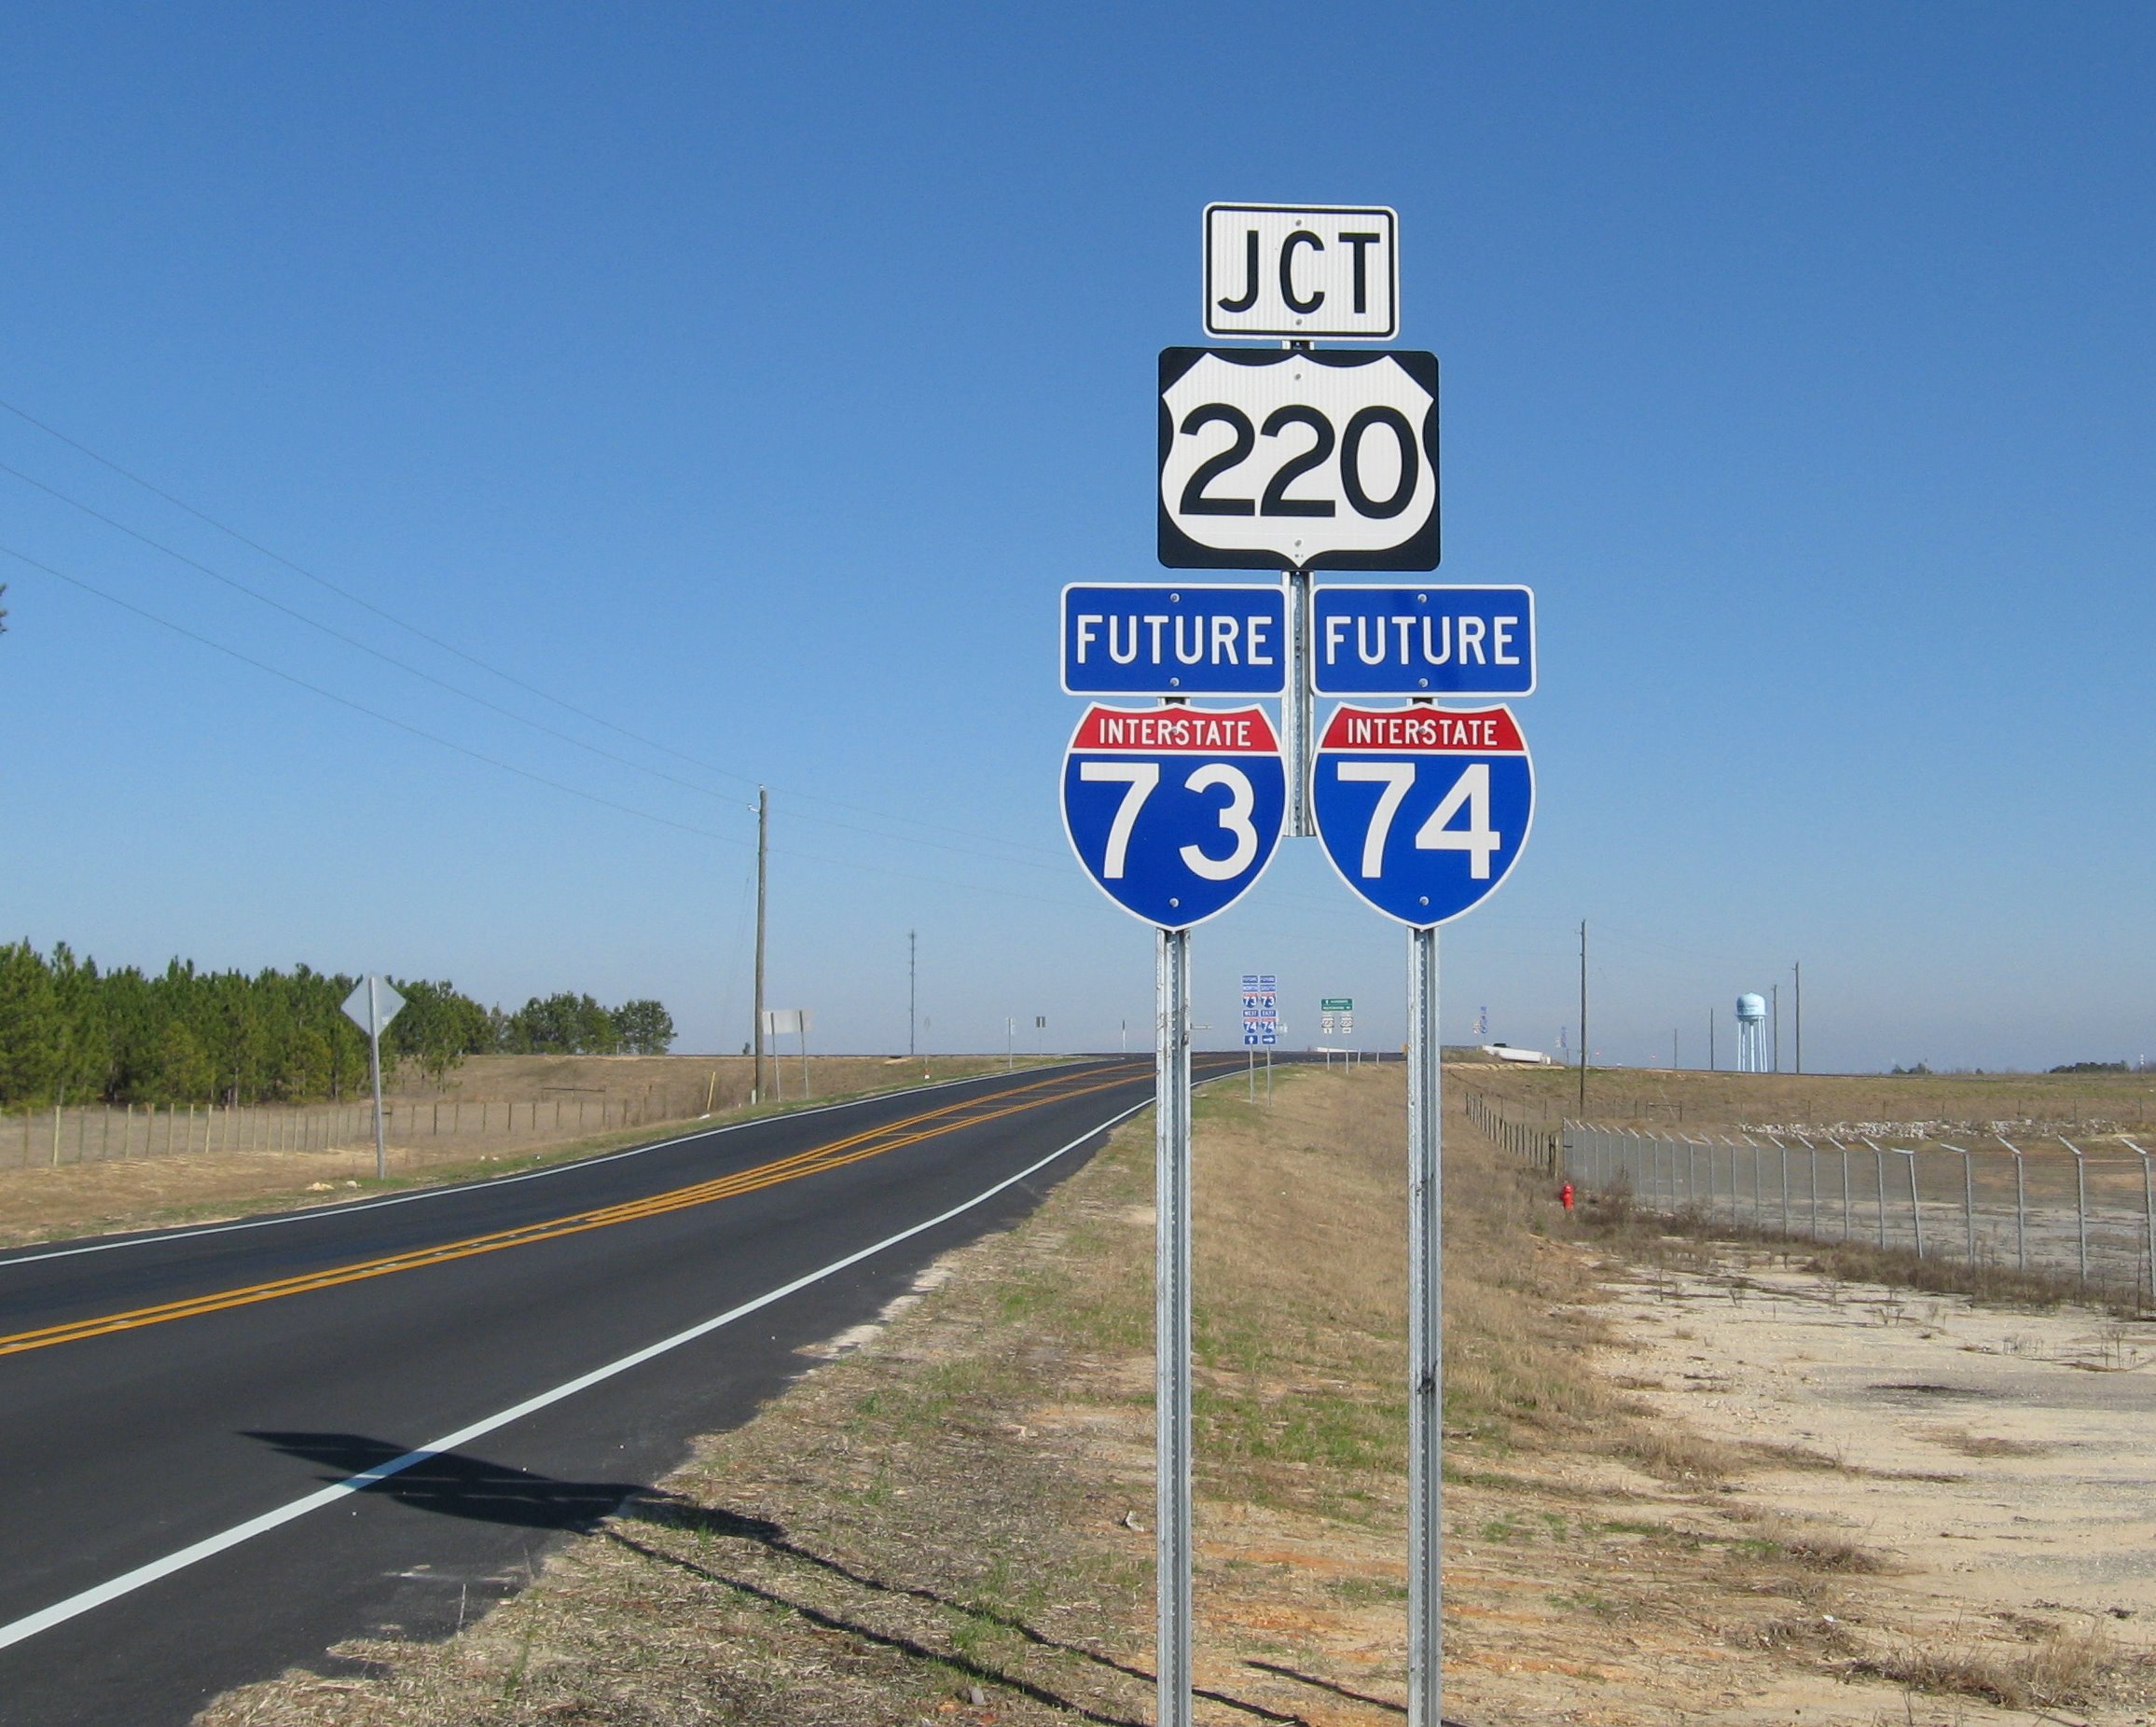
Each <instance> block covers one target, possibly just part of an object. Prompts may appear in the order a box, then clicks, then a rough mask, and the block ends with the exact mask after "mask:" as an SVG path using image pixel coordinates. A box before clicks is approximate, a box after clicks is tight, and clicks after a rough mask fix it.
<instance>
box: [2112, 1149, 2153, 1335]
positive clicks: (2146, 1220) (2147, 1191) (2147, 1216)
mask: <svg viewBox="0 0 2156 1727" xmlns="http://www.w3.org/2000/svg"><path fill="white" fill-rule="evenodd" d="M2119 1137H2120V1138H2121V1140H2126V1136H2125V1135H2124V1134H2121V1135H2120V1136H2119ZM2126 1144H2127V1146H2128V1147H2129V1148H2130V1149H2131V1150H2132V1151H2133V1153H2134V1154H2135V1156H2136V1157H2138V1158H2140V1160H2141V1258H2142V1262H2143V1264H2144V1265H2145V1266H2146V1268H2147V1270H2148V1273H2149V1305H2150V1306H2156V1181H2151V1179H2150V1177H2149V1154H2148V1153H2147V1152H2145V1151H2143V1150H2142V1149H2141V1148H2140V1146H2139V1145H2138V1144H2136V1143H2135V1141H2134V1140H2126Z"/></svg>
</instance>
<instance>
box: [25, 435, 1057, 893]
mask: <svg viewBox="0 0 2156 1727" xmlns="http://www.w3.org/2000/svg"><path fill="white" fill-rule="evenodd" d="M0 409H5V410H6V411H7V412H8V413H10V414H12V415H14V416H15V417H16V418H17V419H18V420H20V421H22V422H23V423H24V424H26V425H30V426H34V427H35V428H36V429H37V430H38V431H40V432H42V433H44V434H45V435H47V436H48V437H51V438H54V439H57V440H58V441H59V442H61V443H62V444H64V445H66V446H67V447H68V448H69V449H73V450H76V451H77V452H78V453H79V454H81V455H84V456H87V457H89V458H90V461H92V462H94V463H97V464H98V465H99V466H101V467H104V468H106V469H108V470H109V471H111V472H112V473H114V474H117V475H118V476H119V477H121V478H122V479H124V480H126V481H128V482H129V483H130V484H131V485H135V486H139V487H141V488H142V489H143V490H145V491H146V492H148V493H150V494H151V496H153V497H156V498H159V499H161V500H163V501H164V502H165V503H167V504H171V505H172V506H173V508H174V509H177V510H181V511H184V512H185V513H186V514H187V515H189V516H191V517H193V518H195V519H196V520H197V521H200V522H202V523H204V524H205V525H206V526H208V527H211V528H214V529H215V530H216V531H217V532H219V533H222V534H225V535H228V537H230V538H231V539H233V540H236V541H238V542H239V543H240V544H241V545H242V546H246V547H247V548H248V549H249V550H250V551H253V552H256V553H258V554H259V555H261V556H262V557H264V558H267V559H269V560H270V561H271V562H273V563H276V564H279V565H282V566H283V568H285V569H287V570H289V571H291V572H292V573H294V574H295V575H297V576H300V577H302V578H303V579H305V580H307V581H309V582H312V583H313V584H314V585H315V586H316V587H320V588H322V589H324V590H325V592H328V593H332V594H335V595H336V596H337V597H338V598H339V599H340V600H343V601H347V602H348V603H350V604H352V605H355V606H358V607H359V608H360V609H361V610H362V611H365V612H368V613H371V614H372V615H375V616H376V617H379V618H380V619H382V620H383V621H384V622H385V623H388V624H392V625H394V626H395V627H396V628H397V629H402V630H404V631H406V632H407V633H408V634H409V635H412V636H415V637H417V638H418V639H419V640H420V641H422V642H426V643H427V644H428V645H430V646H432V647H436V648H439V649H440V650H441V651H442V652H443V653H445V654H449V655H453V656H455V657H456V658H458V659H461V660H463V662H464V663H465V664H467V665H469V666H474V667H477V669H478V670H481V671H484V672H486V673H487V674H488V675H489V676H490V677H494V678H499V679H501V680H502V681H503V682H504V683H505V684H513V685H514V686H515V687H517V688H518V689H520V690H523V691H524V692H525V693H526V694H528V695H532V696H536V697H537V698H539V699H540V700H542V701H546V702H549V703H551V704H552V705H553V706H555V707H557V708H560V710H562V712H566V713H573V714H574V715H575V716H576V717H577V718H578V719H581V720H585V721H587V722H588V723H589V724H591V725H599V726H602V727H604V728H605V729H606V730H608V731H610V732H613V733H614V734H615V735H616V736H617V737H621V738H626V739H629V740H630V741H631V742H634V743H640V744H643V746H644V747H645V748H646V749H650V750H656V751H658V752H659V753H661V754H663V755H669V756H671V757H672V758H673V759H674V760H676V761H679V762H684V763H686V764H687V765H688V766H690V767H698V768H701V769H703V770H704V771H705V772H706V773H712V774H717V775H718V776H719V777H720V778H721V779H724V780H731V781H737V782H738V783H739V784H741V785H743V786H751V785H756V784H759V783H763V782H762V781H759V780H758V779H757V777H756V776H755V775H753V774H744V773H738V772H736V771H735V770H734V769H732V768H729V767H719V766H718V765H717V764H716V763H713V762H707V761H704V760H702V759H701V758H699V757H698V756H694V755H690V754H687V753H684V752H683V751H680V750H677V749H675V748H673V747H672V746H671V745H670V744H666V743H662V742H660V741H659V740H658V739H656V738H647V737H645V736H644V735H643V733H641V732H637V731H633V730H631V729H630V728H629V727H628V726H626V725H617V724H616V723H615V722H614V721H613V720H609V719H607V718H605V717H604V716H603V715H601V714H598V713H594V712H590V711H589V710H588V709H586V708H581V707H579V706H577V705H576V704H575V703H574V702H572V701H568V700H566V699H564V698H561V697H560V696H557V695H554V694H553V693H552V692H551V691H548V690H546V689H543V688H541V687H540V686H539V685H538V684H533V683H531V682H530V681H529V680H527V679H524V678H520V677H518V676H517V674H516V673H514V672H511V671H505V670H503V669H502V668H501V667H499V666H496V665H494V664H492V663H491V662H490V661H488V660H486V659H483V658H481V657H480V656H478V655H477V654H473V653H470V652H468V651H467V650H465V649H463V648H461V647H458V646H457V645H456V644H455V643H454V642H449V641H446V640H445V639H443V638H442V637H440V636H437V635H435V634H434V633H433V632H432V631H430V630H427V629H422V628H421V627H420V626H419V625H417V624H414V623H411V622H409V621H408V620H407V619H405V618H403V617H400V616H398V615H396V614H395V613H394V612H392V611H390V610H388V609H387V608H386V607H384V606H380V605H377V604H375V603H374V601H370V600H367V599H366V598H364V597H363V596H361V595H359V594H356V593H354V592H352V590H351V589H350V588H348V587H342V586H340V585H339V584H338V583H336V582H333V581H331V580H329V578H328V577H326V576H324V575H320V574H317V573H315V572H314V571H312V570H310V569H308V568H307V567H306V566H305V565H304V564H301V563H299V562H297V561H296V560H293V559H291V558H287V557H286V556H285V555H284V554H283V553H282V552H280V551H277V550H275V549H274V548H272V547H270V546H265V545H263V544H262V543H261V542H260V541H259V540H256V539H254V538H252V537H251V536H249V535H248V534H246V533H243V532H241V531H240V530H239V529H237V528H234V527H232V526H231V525H230V524H229V523H228V522H225V521H221V520H219V519H218V518H216V517H214V516H212V515H211V514H210V513H209V512H208V511H206V510H203V509H200V508H198V507H197V506H196V505H194V504H189V503H188V502H187V500H186V499H185V498H182V497H179V496H177V495H175V494H174V493H173V492H170V491H167V490H165V489H164V488H163V487H161V486H159V485H157V484H156V483H155V482H154V481H151V480H148V479H145V478H144V477H142V476H141V475H139V474H137V473H135V472H134V471H133V470H132V469H130V468H127V467H123V466H122V465H121V464H120V463H117V462H115V461H114V460H113V459H112V458H111V457H109V456H107V455H104V454H103V453H102V452H101V451H98V450H95V449H91V448H90V446H89V445H88V444H85V443H83V442H82V441H81V440H80V439H79V438H76V437H71V436H70V435H68V434H67V433H65V432H62V430H61V429H60V428H59V427H57V426H55V425H52V424H50V423H49V422H48V421H43V420H40V419H38V418H37V416H36V415H35V414H33V413H31V412H30V411H29V410H28V409H26V408H21V407H18V406H17V405H16V404H15V403H13V402H10V401H7V400H6V399H5V398H0ZM7 472H8V473H10V474H14V475H16V477H18V478H21V479H24V480H27V481H28V483H29V484H31V485H34V486H37V487H39V488H40V489H41V490H46V491H48V492H51V494H52V495H53V496H54V497H57V498H60V499H61V500H62V502H64V503H68V504H74V505H75V507H76V508H78V509H81V510H84V511H85V512H86V513H88V514H90V515H93V516H98V519H100V520H102V521H105V522H108V523H109V524H110V525H111V526H113V527H116V528H118V529H119V530H120V531H121V532H126V533H131V534H133V535H134V537H135V538H137V539H140V540H142V541H143V542H144V543H145V545H150V546H157V549H159V550H160V551H165V552H168V553H169V554H170V555H171V556H173V557H175V558H180V559H181V560H182V561H183V562H187V563H193V562H194V560H191V559H187V558H186V557H185V556H184V555H183V554H181V553H177V552H173V551H172V550H171V548H170V547H167V546H158V544H157V542H155V541H153V540H150V539H149V538H148V537H147V536H146V535H144V534H140V533H136V532H135V531H134V530H133V529H131V528H128V527H126V526H125V524H123V523H120V522H117V521H113V520H112V518H109V517H104V516H99V515H98V512H97V511H95V510H92V509H90V506H89V505H87V504H79V503H77V502H76V500H75V499H73V498H69V497H67V496H66V495H65V494H64V493H62V492H59V491H58V490H54V489H53V488H51V487H49V486H46V485H45V484H44V482H42V481H39V480H35V479H30V477H29V476H27V475H24V474H21V473H20V472H19V471H18V470H16V469H14V468H8V469H7ZM196 567H197V568H201V569H204V570H205V573H210V574H215V575H217V579H218V580H220V581H229V580H230V578H228V577H226V576H224V575H222V574H219V573H216V572H214V571H208V570H207V569H206V567H205V566H201V565H196ZM232 585H233V586H235V587H242V590H243V591H246V592H250V593H252V592H253V590H252V589H246V588H244V587H243V585H242V584H240V583H237V582H234V583H232ZM255 597H256V598H257V599H262V598H263V597H262V596H260V595H256V596H255ZM263 602H264V603H265V604H269V605H278V602H277V601H271V600H267V599H264V601H263ZM278 609H279V610H280V611H289V610H290V608H287V607H283V606H281V605H278ZM291 615H293V616H296V617H299V618H301V620H302V621H303V622H308V623H313V622H314V621H313V620H312V619H309V618H306V617H305V616H304V615H303V614H299V613H292V614H291ZM314 627H315V628H317V629H324V630H325V631H327V632H328V633H331V634H337V633H338V632H337V631H335V630H333V629H330V627H329V626H327V625H323V624H314ZM340 639H342V640H346V641H351V638H349V637H344V638H340ZM352 645H354V646H357V647H360V648H361V649H362V651H363V652H366V653H370V654H375V655H376V656H378V657H382V658H388V657H389V656H385V655H381V654H380V652H379V650H376V649H373V648H370V647H366V644H364V643H361V642H352ZM390 663H392V664H394V665H398V666H403V665H404V662H402V661H399V660H394V659H391V661H390ZM404 669H405V670H412V669H411V668H409V667H404ZM414 675H415V676H420V677H426V676H427V674H426V673H424V672H415V673H414ZM429 681H430V682H435V683H440V682H441V681H440V680H438V679H430V680H429ZM442 687H444V688H447V689H451V690H453V691H454V692H455V693H456V694H458V695H462V696H464V697H465V698H467V699H468V700H472V701H476V702H479V703H480V704H481V705H483V706H488V707H492V706H493V704H492V703H489V702H486V701H485V699H484V698H480V697H477V696H472V695H470V694H469V692H467V691H463V690H462V689H458V688H457V687H456V686H455V685H452V684H442ZM495 712H503V713H507V714H508V716H509V717H510V718H512V719H517V720H519V721H520V723H522V724H524V725H531V726H532V727H534V728H535V729H538V730H541V731H547V730H549V728H547V727H546V726H543V725H540V724H539V722H537V721H535V720H530V719H526V718H524V716H522V715H518V714H516V713H514V712H511V711H509V710H506V709H500V708H496V709H495ZM551 735H553V736H557V737H564V738H565V741H568V742H571V743H574V744H576V745H577V747H578V748H582V749H588V750H593V751H594V753H599V754H602V755H603V754H606V752H603V751H598V750H596V747H595V746H593V745H589V744H585V743H582V742H581V741H580V740H578V739H573V738H566V737H565V735H564V734H561V733H552V734H551ZM609 759H613V760H616V761H622V760H624V758H621V757H618V756H615V757H610V758H609ZM625 765H626V766H629V767H637V768H638V769H639V771H642V772H644V773H650V774H654V775H656V776H657V777H658V778H661V779H665V778H670V776H667V775H664V774H661V773H659V771H658V770H657V769H656V768H649V767H642V765H641V764H638V763H634V762H625ZM676 783H680V784H687V783H688V782H687V781H676ZM692 789H694V790H697V791H700V792H704V793H705V794H706V795H709V796H719V795H721V794H717V793H712V792H710V791H709V790H708V788H705V787H700V786H698V787H693V788H692ZM774 789H776V790H779V791H784V792H787V793H788V794H790V795H792V796H794V797H798V798H805V799H808V800H809V801H812V802H815V803H820V804H823V805H825V806H827V807H828V808H834V809H844V810H848V811H850V812H851V813H853V814H856V815H863V816H868V817H871V818H873V819H875V820H877V821H879V822H897V823H900V824H902V825H905V826H909V827H917V828H923V829H926V830H928V831H930V832H933V833H944V834H949V835H951V836H954V837H957V838H961V839H966V840H969V841H972V842H973V843H974V844H975V845H982V844H986V845H993V846H999V847H1002V848H1004V849H1005V850H1020V851H1030V852H1034V853H1036V854H1039V855H1047V856H1052V855H1055V853H1054V850H1053V848H1049V847H1043V846H1035V845H1032V844H1031V843H1030V842H1028V841H1023V840H1012V839H1005V838H1002V837H1000V836H991V835H985V834H976V833H974V832H971V831H970V830H968V829H965V828H960V827H953V826H950V825H948V824H947V823H942V822H924V821H922V820H921V819H920V818H919V817H918V816H904V815H897V814H894V813H892V812H891V811H889V810H881V809H876V808H870V807H868V806H866V805H862V804H853V803H849V802H847V801H845V800H843V799H839V798H832V797H825V796H822V795H821V794H817V793H813V792H806V791H801V790H798V789H796V788H793V787H787V786H776V785H775V786H774ZM797 815H799V819H801V820H807V821H822V818H817V817H813V816H808V815H806V814H801V813H800V812H797ZM823 824H824V825H830V826H843V825H844V824H843V823H837V822H823ZM851 831H854V832H866V831H868V830H863V829H854V830H851ZM878 837H897V836H878ZM907 843H912V844H932V843H933V842H931V841H923V840H912V841H908V842H907Z"/></svg>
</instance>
